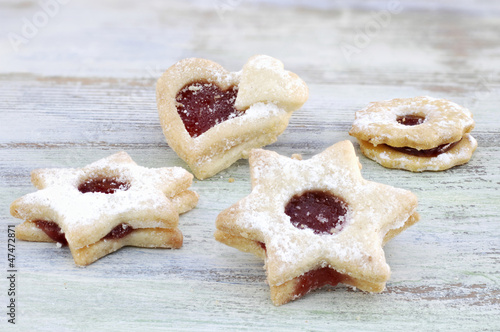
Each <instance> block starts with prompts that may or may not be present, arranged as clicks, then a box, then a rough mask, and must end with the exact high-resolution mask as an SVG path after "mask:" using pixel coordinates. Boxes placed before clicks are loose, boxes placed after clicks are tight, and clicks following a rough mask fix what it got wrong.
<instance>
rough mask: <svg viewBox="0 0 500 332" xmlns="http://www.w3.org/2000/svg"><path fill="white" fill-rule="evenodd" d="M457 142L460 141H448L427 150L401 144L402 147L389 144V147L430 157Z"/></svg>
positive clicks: (435, 155) (446, 149)
mask: <svg viewBox="0 0 500 332" xmlns="http://www.w3.org/2000/svg"><path fill="white" fill-rule="evenodd" d="M459 142H460V141H458V142H453V143H448V144H442V145H439V146H437V147H435V148H432V149H428V150H417V149H414V148H410V147H407V146H403V147H399V148H397V147H393V146H390V148H391V149H394V150H396V151H399V152H402V153H406V154H410V155H412V156H417V157H430V158H432V157H437V156H439V155H440V154H442V153H445V152H447V151H449V150H450V149H452V148H453V147H454V146H455V145H457V144H458V143H459Z"/></svg>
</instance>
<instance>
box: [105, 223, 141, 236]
mask: <svg viewBox="0 0 500 332" xmlns="http://www.w3.org/2000/svg"><path fill="white" fill-rule="evenodd" d="M133 230H134V228H132V226H130V225H127V224H120V225H118V226H116V227H115V228H113V229H112V230H111V232H109V233H108V234H107V235H106V236H105V237H103V239H104V240H118V239H121V238H123V237H125V236H127V235H129V234H130V233H132V232H133Z"/></svg>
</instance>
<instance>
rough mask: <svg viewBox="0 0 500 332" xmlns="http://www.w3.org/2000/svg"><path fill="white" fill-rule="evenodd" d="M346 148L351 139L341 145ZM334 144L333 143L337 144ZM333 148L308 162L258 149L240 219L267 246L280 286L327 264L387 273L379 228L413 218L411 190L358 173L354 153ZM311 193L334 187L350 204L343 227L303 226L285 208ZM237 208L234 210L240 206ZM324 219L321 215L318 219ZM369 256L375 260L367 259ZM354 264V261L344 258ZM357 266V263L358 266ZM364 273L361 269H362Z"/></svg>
mask: <svg viewBox="0 0 500 332" xmlns="http://www.w3.org/2000/svg"><path fill="white" fill-rule="evenodd" d="M338 144H340V145H342V146H343V147H345V146H348V145H349V144H350V149H353V148H352V144H351V143H350V142H347V141H346V142H342V143H338ZM334 147H335V146H334ZM351 152H352V153H350V154H349V155H347V156H346V155H343V154H341V153H339V152H338V151H336V149H332V148H330V149H329V150H327V151H325V152H323V153H321V154H320V155H317V156H314V157H313V158H311V159H309V160H305V161H299V160H294V159H289V158H286V157H282V156H279V155H277V154H275V153H273V152H269V151H264V150H259V151H258V152H256V153H257V154H258V156H256V155H255V153H254V157H253V158H251V170H252V183H253V184H254V186H253V190H252V193H251V194H250V195H249V196H247V197H246V198H245V199H243V200H242V201H240V203H239V205H238V208H237V211H238V213H239V214H238V218H237V220H235V222H237V223H238V224H239V225H240V226H241V227H242V228H244V229H247V230H248V231H249V233H254V234H257V239H256V240H257V241H261V242H264V243H265V244H266V248H267V255H268V259H267V261H266V266H267V268H268V279H269V281H270V283H273V284H279V283H281V282H285V281H286V280H289V279H291V278H293V277H295V276H296V275H293V274H294V273H297V271H301V272H300V273H304V272H305V271H307V270H309V269H312V268H314V267H315V266H317V264H320V262H327V263H328V265H331V266H333V267H334V268H335V269H337V270H338V271H341V272H346V270H347V269H348V268H347V266H348V265H349V266H350V271H349V272H348V273H352V274H356V273H363V274H365V275H373V276H374V278H377V277H375V276H376V275H379V276H380V275H388V271H389V268H388V266H387V264H386V263H385V258H384V254H383V251H382V248H381V245H382V244H381V243H382V238H383V235H385V234H382V236H381V234H380V233H381V232H382V231H383V230H385V229H387V228H390V227H389V226H388V225H393V224H395V223H397V224H398V225H397V226H398V227H400V226H399V223H400V220H401V218H403V219H405V220H406V219H408V217H409V216H410V215H411V213H413V212H414V210H415V208H416V198H415V196H414V195H413V194H411V193H410V192H408V191H406V190H402V189H396V188H392V187H389V186H385V185H381V184H377V183H373V182H368V181H366V180H364V179H362V177H361V176H360V173H359V167H358V165H357V158H356V157H355V155H354V151H353V150H352V151H351ZM309 190H321V191H325V192H330V193H332V194H333V195H335V196H336V197H339V198H341V199H342V200H343V201H344V202H346V204H347V207H348V209H347V211H348V213H347V214H346V215H345V223H344V225H343V228H342V230H341V231H339V232H337V233H334V234H315V233H314V232H313V230H311V229H308V228H306V229H299V228H297V227H294V226H293V225H292V224H291V222H290V217H289V216H287V215H286V214H285V212H284V210H285V206H286V204H287V203H288V201H289V200H290V199H291V197H293V196H294V195H296V194H301V193H303V192H305V191H309ZM235 211H236V210H235ZM318 217H319V218H320V219H321V216H318ZM368 257H371V258H370V259H368ZM347 262H349V263H347ZM353 266H355V267H353ZM361 271H362V272H361Z"/></svg>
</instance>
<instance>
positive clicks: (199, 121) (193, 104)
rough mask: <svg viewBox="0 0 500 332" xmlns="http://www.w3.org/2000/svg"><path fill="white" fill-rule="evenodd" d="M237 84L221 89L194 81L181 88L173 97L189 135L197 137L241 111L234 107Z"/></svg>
mask: <svg viewBox="0 0 500 332" xmlns="http://www.w3.org/2000/svg"><path fill="white" fill-rule="evenodd" d="M237 94H238V86H233V87H231V88H229V89H228V90H225V91H222V90H221V88H219V87H218V86H217V85H215V84H212V83H202V82H196V83H191V84H189V85H186V86H185V87H184V88H182V89H181V90H180V91H179V92H178V93H177V96H176V98H175V100H176V101H177V113H179V116H180V117H181V120H182V122H183V123H184V127H185V128H186V130H187V132H188V133H189V135H190V136H191V137H197V136H200V135H201V134H203V133H204V132H206V131H207V130H209V129H210V128H212V127H213V126H215V125H217V124H219V123H221V122H224V121H226V120H228V119H231V118H234V117H237V116H239V115H241V114H243V112H241V111H238V110H237V109H236V108H234V103H235V101H236V96H237Z"/></svg>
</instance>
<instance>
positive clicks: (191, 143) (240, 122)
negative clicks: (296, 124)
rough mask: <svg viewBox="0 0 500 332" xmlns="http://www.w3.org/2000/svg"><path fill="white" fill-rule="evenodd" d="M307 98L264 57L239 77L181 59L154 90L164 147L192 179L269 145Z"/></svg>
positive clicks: (200, 61) (276, 64)
mask: <svg viewBox="0 0 500 332" xmlns="http://www.w3.org/2000/svg"><path fill="white" fill-rule="evenodd" d="M308 95H309V90H308V88H307V85H306V84H305V82H304V81H302V80H301V79H300V78H299V77H298V76H297V75H296V74H294V73H292V72H289V71H287V70H285V69H284V66H283V63H282V62H281V61H279V60H277V59H274V58H272V57H270V56H265V55H256V56H253V57H251V58H250V59H249V60H248V62H247V63H246V64H245V65H244V66H243V69H242V70H241V71H239V72H229V71H227V70H225V69H224V68H223V67H222V66H220V65H219V64H217V63H215V62H212V61H209V60H206V59H198V58H190V59H184V60H181V61H179V62H177V63H175V64H174V65H172V66H171V67H170V68H168V69H167V70H166V71H165V73H163V75H162V76H161V77H160V79H158V83H157V85H156V99H157V104H158V113H159V116H160V123H161V126H162V128H163V133H164V135H165V138H166V140H167V142H168V145H169V146H170V147H171V148H172V149H173V150H174V151H175V152H176V153H177V155H178V156H179V157H180V158H181V159H183V160H184V161H185V162H186V163H187V164H188V165H189V167H190V168H191V170H192V171H193V173H194V175H195V176H196V177H197V178H198V179H205V178H208V177H210V176H212V175H214V174H216V173H218V172H220V171H221V170H223V169H225V168H227V167H229V166H230V165H231V164H233V163H234V162H235V161H237V160H238V159H241V158H247V157H248V152H249V151H250V150H251V149H252V148H258V147H262V146H265V145H268V144H271V143H273V142H275V141H276V140H277V138H278V136H279V135H281V133H282V132H283V131H284V130H285V129H286V127H287V126H288V121H289V118H290V117H291V115H292V113H293V112H294V111H295V110H297V109H299V108H300V107H301V106H302V105H303V104H304V103H305V102H306V100H307V98H308Z"/></svg>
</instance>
